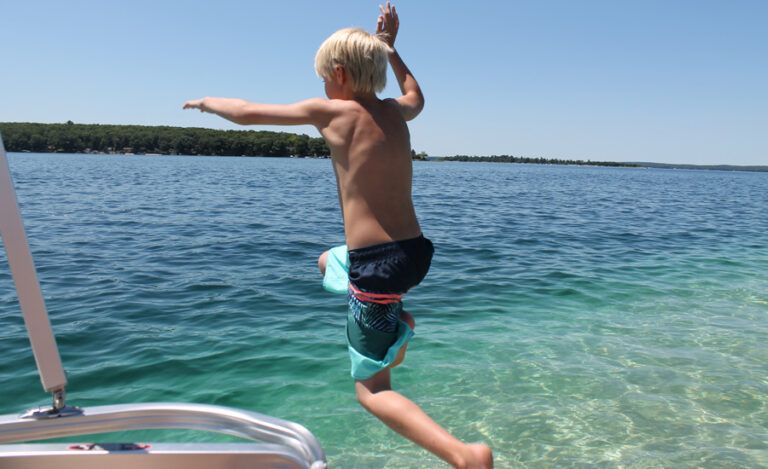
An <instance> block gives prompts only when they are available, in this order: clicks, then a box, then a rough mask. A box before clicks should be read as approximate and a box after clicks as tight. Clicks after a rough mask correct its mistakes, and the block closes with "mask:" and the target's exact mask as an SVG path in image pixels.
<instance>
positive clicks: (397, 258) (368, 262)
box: [323, 235, 434, 380]
mask: <svg viewBox="0 0 768 469" xmlns="http://www.w3.org/2000/svg"><path fill="white" fill-rule="evenodd" d="M433 254H434V247H433V245H432V242H431V241H430V240H428V239H427V238H425V237H424V236H423V235H422V236H419V237H417V238H413V239H408V240H403V241H395V242H391V243H385V244H377V245H375V246H369V247H365V248H362V249H355V250H352V251H349V252H348V258H347V256H344V255H343V253H342V250H341V248H334V249H332V250H331V254H330V255H329V257H328V262H327V264H326V278H325V279H324V282H323V284H324V285H325V286H326V289H328V290H329V291H339V288H338V284H339V282H338V281H335V282H334V280H333V276H336V277H337V278H338V277H339V275H338V274H339V272H340V271H341V270H342V269H341V268H340V266H341V265H342V261H344V264H343V267H344V269H343V270H347V272H348V302H349V311H348V314H347V343H348V349H349V355H350V359H351V361H352V377H353V378H355V379H357V380H365V379H369V378H371V377H373V376H374V375H375V374H376V373H378V372H380V371H381V370H383V369H385V368H387V367H388V366H389V365H391V364H392V362H394V360H395V358H396V357H397V354H398V352H399V351H400V349H401V348H402V347H403V346H404V345H405V344H406V343H407V342H408V341H409V340H410V339H411V337H413V330H411V328H410V327H409V326H408V324H406V323H405V322H404V321H403V320H402V319H400V316H401V313H402V311H403V302H402V297H403V295H404V294H405V293H406V292H407V291H408V290H410V289H411V288H413V287H415V286H416V285H418V284H419V283H421V281H422V280H423V279H424V277H425V276H426V275H427V272H428V271H429V267H430V265H431V262H432V255H433ZM332 264H336V265H332ZM334 283H335V284H336V287H335V288H331V287H332V286H333V284H334Z"/></svg>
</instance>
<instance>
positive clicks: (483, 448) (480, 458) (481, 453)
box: [463, 443, 493, 469]
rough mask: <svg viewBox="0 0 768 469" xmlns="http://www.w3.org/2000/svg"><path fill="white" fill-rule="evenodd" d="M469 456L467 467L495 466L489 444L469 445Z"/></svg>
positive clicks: (474, 468) (488, 468)
mask: <svg viewBox="0 0 768 469" xmlns="http://www.w3.org/2000/svg"><path fill="white" fill-rule="evenodd" d="M467 450H468V451H467V452H468V456H467V459H466V464H465V465H464V466H463V467H464V468H465V469H491V468H493V452H492V451H491V448H489V447H488V445H484V444H482V443H472V444H468V445H467Z"/></svg>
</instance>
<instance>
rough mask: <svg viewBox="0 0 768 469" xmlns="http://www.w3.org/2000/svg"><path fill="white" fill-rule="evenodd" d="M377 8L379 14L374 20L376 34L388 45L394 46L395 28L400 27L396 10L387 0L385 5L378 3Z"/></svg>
mask: <svg viewBox="0 0 768 469" xmlns="http://www.w3.org/2000/svg"><path fill="white" fill-rule="evenodd" d="M379 10H380V11H381V15H379V19H378V21H377V22H376V35H377V36H379V37H380V38H381V39H382V40H383V41H384V42H386V43H387V44H388V45H389V47H395V38H396V37H397V30H398V29H399V28H400V19H399V18H398V17H397V10H395V7H394V5H392V4H391V3H390V2H389V1H387V5H386V6H382V5H379Z"/></svg>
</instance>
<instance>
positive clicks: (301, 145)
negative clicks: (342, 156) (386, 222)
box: [0, 121, 330, 156]
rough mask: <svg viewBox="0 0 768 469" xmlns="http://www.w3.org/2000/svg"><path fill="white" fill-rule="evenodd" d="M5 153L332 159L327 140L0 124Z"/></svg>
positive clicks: (220, 132)
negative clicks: (320, 157) (310, 157)
mask: <svg viewBox="0 0 768 469" xmlns="http://www.w3.org/2000/svg"><path fill="white" fill-rule="evenodd" d="M0 135H2V137H3V142H4V143H5V148H6V150H8V151H12V152H35V153H56V152H58V153H135V154H146V153H155V154H162V155H210V156H328V155H330V150H329V149H328V146H327V145H326V144H325V141H324V140H323V139H322V138H313V137H309V136H308V135H303V134H302V135H297V134H292V133H286V132H266V131H253V130H212V129H201V128H183V127H164V126H154V127H150V126H140V125H100V124H75V123H72V121H69V122H67V123H65V124H36V123H25V122H0Z"/></svg>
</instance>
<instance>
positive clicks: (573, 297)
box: [0, 154, 768, 468]
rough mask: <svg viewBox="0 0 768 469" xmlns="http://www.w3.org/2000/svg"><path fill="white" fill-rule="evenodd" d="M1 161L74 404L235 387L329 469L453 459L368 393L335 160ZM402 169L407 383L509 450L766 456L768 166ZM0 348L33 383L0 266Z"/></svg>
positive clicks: (454, 421)
mask: <svg viewBox="0 0 768 469" xmlns="http://www.w3.org/2000/svg"><path fill="white" fill-rule="evenodd" d="M10 165H11V169H12V172H13V175H14V178H15V181H16V185H17V191H18V196H19V199H20V202H21V204H22V211H23V214H24V217H25V222H26V226H27V231H28V235H29V238H30V244H31V246H32V250H33V254H34V256H35V260H36V263H37V267H38V272H39V276H40V281H41V284H42V286H43V290H44V293H45V295H46V301H47V305H48V309H49V311H50V315H51V318H52V323H53V326H54V329H55V332H56V335H57V338H58V343H59V346H60V348H61V354H62V359H63V361H64V363H65V367H66V369H67V372H68V377H69V380H70V387H69V398H70V401H71V402H72V403H73V404H76V405H80V406H89V405H105V404H116V403H129V402H150V401H186V402H200V403H211V404H221V405H228V406H236V407H242V408H246V409H251V410H255V411H258V412H263V413H267V414H271V415H274V416H277V417H281V418H287V419H290V420H294V421H297V422H299V423H302V424H303V425H305V426H307V427H308V428H309V429H310V430H311V431H312V432H313V433H314V434H315V435H316V436H317V437H318V438H319V439H320V441H321V442H322V443H323V446H324V448H325V450H326V452H327V454H328V457H329V461H330V462H331V464H332V465H333V467H342V468H347V467H350V468H351V467H371V468H400V467H442V465H441V464H440V462H439V461H438V460H436V459H435V458H433V457H432V456H430V455H428V454H427V453H425V452H424V451H422V450H420V449H418V448H417V447H415V446H414V445H412V444H410V443H408V442H406V441H405V440H403V439H401V438H400V437H398V436H397V435H395V434H394V433H392V432H391V431H390V430H388V429H387V428H385V427H384V426H383V425H381V424H379V423H378V422H377V421H375V420H374V419H373V418H372V417H371V416H369V415H367V414H366V413H365V412H364V411H363V410H362V409H361V408H360V407H359V406H358V404H357V403H356V402H355V399H354V393H353V389H352V381H351V379H350V378H349V370H348V359H347V356H346V346H345V342H344V334H343V328H344V320H345V306H344V298H343V297H342V296H334V295H330V294H327V293H325V292H324V291H323V290H322V289H321V287H320V278H319V274H318V273H317V272H316V265H315V261H316V258H317V255H319V254H320V253H321V252H322V251H323V250H324V249H326V248H327V247H329V246H331V245H335V244H340V243H341V242H342V241H343V231H342V225H341V221H340V215H339V210H338V207H337V203H338V202H337V197H336V192H335V188H334V186H333V174H332V170H331V168H330V162H329V161H328V160H297V159H266V158H200V157H141V156H132V157H123V156H84V155H27V154H24V155H20V154H14V155H10ZM414 171H415V176H414V179H415V181H414V182H415V187H414V198H415V202H416V205H417V211H418V213H419V216H420V219H421V222H422V226H423V228H424V231H425V234H426V235H427V236H429V237H430V238H431V239H432V240H433V241H434V243H435V246H436V256H435V260H434V263H433V268H432V271H431V272H430V274H429V275H428V277H427V279H426V280H425V282H424V283H423V284H422V285H421V286H419V287H417V288H416V289H414V290H413V291H412V292H411V293H409V295H408V297H407V299H406V308H407V309H408V310H409V311H411V312H412V313H413V314H414V315H415V316H416V320H417V329H416V333H417V335H416V338H415V339H414V341H413V343H412V345H411V347H410V348H409V351H408V359H407V360H406V362H405V364H404V366H402V367H401V368H400V369H398V370H397V371H396V372H394V374H393V378H394V383H395V386H396V388H397V389H398V390H400V391H401V392H403V393H404V394H406V395H407V396H409V397H411V398H413V399H414V400H415V401H416V402H417V403H418V404H420V405H421V406H423V407H424V409H425V410H426V411H427V412H428V413H430V414H431V415H432V416H433V417H434V418H435V419H436V420H437V421H438V422H440V423H442V424H443V425H445V426H446V427H447V428H448V429H449V430H450V431H452V432H454V433H455V434H456V435H457V436H458V437H460V438H462V439H466V440H475V441H476V440H483V441H487V442H488V443H489V444H491V445H492V446H493V448H494V450H495V452H496V456H497V465H498V467H594V466H598V467H761V466H765V467H768V443H767V442H768V379H767V378H766V376H768V346H766V345H765V344H766V343H768V293H767V292H768V210H767V209H766V207H768V174H765V173H731V172H715V171H673V170H644V169H619V168H616V169H614V168H587V167H559V166H533V165H514V164H484V163H434V162H428V163H421V162H420V163H416V164H415V165H414ZM0 265H2V266H6V265H7V264H6V261H5V257H4V252H3V253H0ZM0 356H2V357H4V358H3V360H2V363H0V389H2V390H3V391H4V392H3V394H4V396H3V399H2V400H0V413H16V412H18V411H20V410H23V409H25V408H27V407H31V406H36V405H40V404H44V403H45V402H46V401H47V399H48V398H47V396H46V395H44V394H43V392H42V390H41V388H40V384H39V380H38V378H37V374H36V370H35V364H34V360H33V358H32V354H31V351H30V349H29V344H28V341H27V339H26V334H25V331H24V328H23V322H22V320H21V317H20V315H19V311H18V306H17V303H16V299H15V293H14V291H13V288H12V282H11V280H10V276H9V273H8V270H7V268H6V267H3V268H0ZM132 435H133V436H131V437H130V439H133V440H137V441H138V440H146V439H149V438H153V439H161V440H165V441H174V440H176V441H189V440H192V439H206V440H214V441H219V440H226V438H225V437H219V436H211V435H205V434H195V433H190V432H187V433H178V432H176V433H170V432H139V433H138V434H132ZM88 439H89V438H87V437H85V438H83V440H88ZM123 439H127V438H123Z"/></svg>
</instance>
